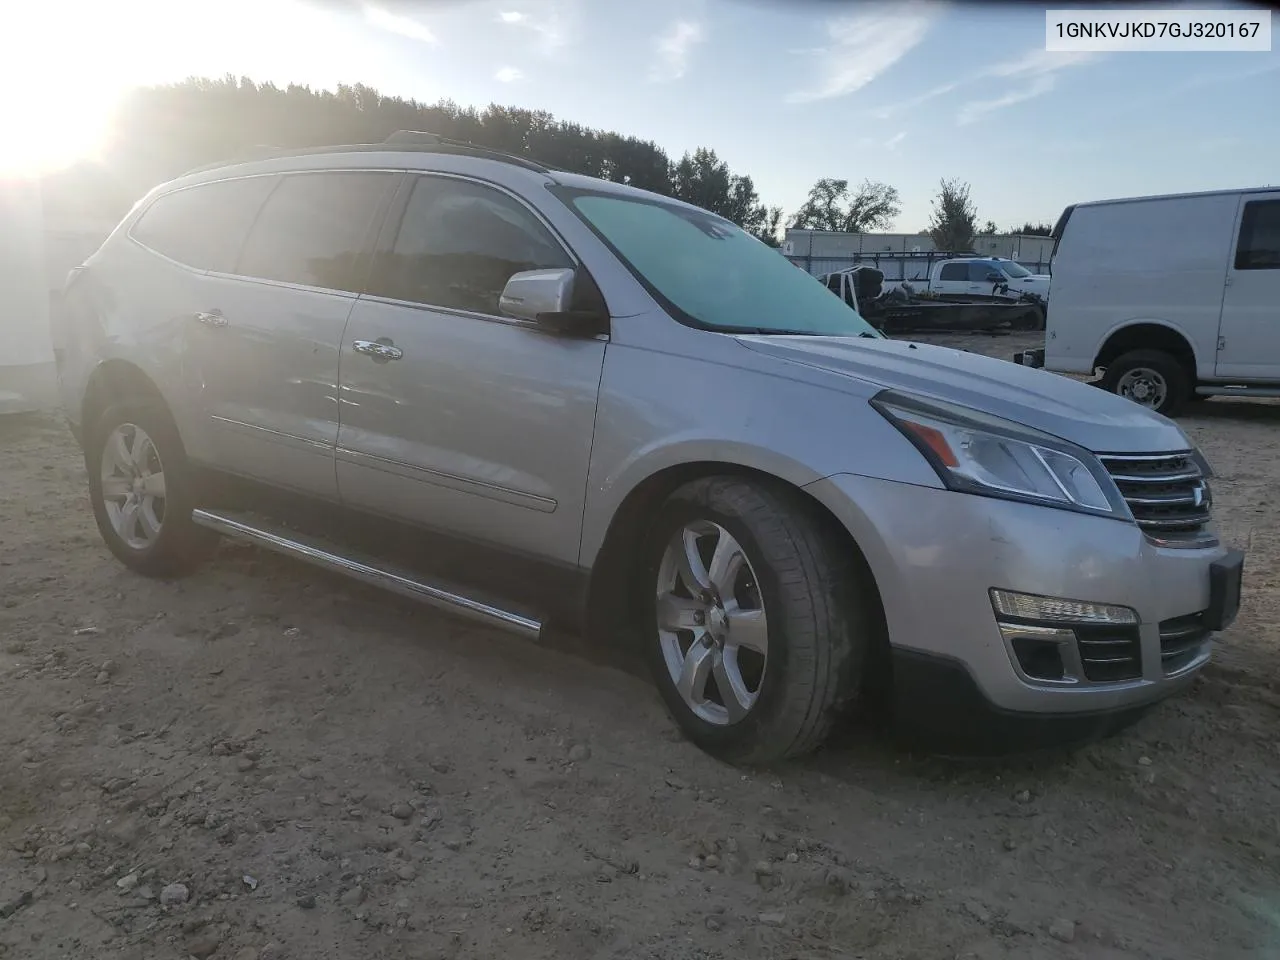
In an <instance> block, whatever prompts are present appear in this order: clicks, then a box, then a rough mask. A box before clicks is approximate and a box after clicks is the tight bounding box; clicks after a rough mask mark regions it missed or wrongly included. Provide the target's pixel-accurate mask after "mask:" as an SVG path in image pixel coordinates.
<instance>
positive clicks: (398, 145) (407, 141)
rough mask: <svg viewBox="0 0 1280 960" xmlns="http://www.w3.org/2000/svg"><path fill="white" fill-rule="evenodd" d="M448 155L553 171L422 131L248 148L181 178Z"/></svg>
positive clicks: (529, 162) (196, 169)
mask: <svg viewBox="0 0 1280 960" xmlns="http://www.w3.org/2000/svg"><path fill="white" fill-rule="evenodd" d="M406 152H408V153H449V154H458V155H460V156H467V157H476V158H478V159H483V160H495V161H497V162H499V163H509V164H512V165H513V166H517V167H524V168H525V169H526V170H536V171H538V172H539V173H550V172H551V170H552V168H551V167H548V166H547V165H546V164H542V163H538V162H537V161H536V160H531V159H529V158H528V157H520V156H516V155H515V154H512V153H503V152H502V151H500V150H490V149H489V148H488V147H480V146H476V145H475V144H471V143H464V142H463V141H460V140H449V139H447V138H445V137H441V136H439V135H437V134H434V133H428V132H426V131H423V130H397V131H396V132H395V133H393V134H391V136H389V137H387V139H386V140H384V141H383V142H382V143H345V144H331V145H326V146H322V147H265V146H263V147H251V148H249V149H248V150H242V151H240V152H239V153H237V154H236V155H235V156H232V157H229V158H227V159H226V160H219V161H218V162H217V163H206V164H204V165H202V166H199V167H195V168H194V169H191V170H188V171H187V172H186V173H185V174H183V176H188V175H190V174H193V173H204V172H205V171H207V170H216V169H218V168H219V167H229V166H232V165H234V164H237V163H250V162H252V161H254V160H275V159H281V158H284V157H308V156H317V155H324V154H328V153H406Z"/></svg>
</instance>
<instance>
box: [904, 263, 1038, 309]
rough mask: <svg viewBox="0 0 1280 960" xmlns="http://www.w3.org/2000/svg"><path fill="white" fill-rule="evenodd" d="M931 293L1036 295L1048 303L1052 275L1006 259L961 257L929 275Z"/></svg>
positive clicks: (936, 264)
mask: <svg viewBox="0 0 1280 960" xmlns="http://www.w3.org/2000/svg"><path fill="white" fill-rule="evenodd" d="M928 290H929V292H930V293H936V294H938V295H939V296H953V297H954V296H970V297H972V296H986V297H992V296H995V297H1010V298H1012V299H1015V300H1016V299H1017V298H1018V297H1019V296H1020V295H1022V294H1024V293H1034V294H1036V295H1037V296H1039V297H1041V298H1042V299H1044V300H1046V301H1047V300H1048V299H1049V275H1048V274H1043V273H1032V272H1031V271H1030V270H1028V269H1027V268H1026V267H1024V266H1023V265H1022V264H1020V263H1018V261H1016V260H1007V259H1005V258H1004V257H958V258H956V259H954V260H941V261H939V262H938V263H935V264H934V265H933V269H932V270H931V271H930V274H929V283H928Z"/></svg>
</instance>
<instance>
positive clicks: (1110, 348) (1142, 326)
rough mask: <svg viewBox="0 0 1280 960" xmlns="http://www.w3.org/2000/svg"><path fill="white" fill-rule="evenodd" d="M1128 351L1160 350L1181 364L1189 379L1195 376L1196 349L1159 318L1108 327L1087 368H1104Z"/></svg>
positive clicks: (1184, 337)
mask: <svg viewBox="0 0 1280 960" xmlns="http://www.w3.org/2000/svg"><path fill="white" fill-rule="evenodd" d="M1130 350H1162V351H1164V352H1165V353H1168V354H1170V355H1171V356H1173V357H1174V358H1175V359H1176V360H1177V361H1178V362H1179V363H1181V364H1182V366H1183V367H1184V368H1185V369H1186V371H1187V375H1188V376H1189V377H1191V379H1192V380H1193V381H1194V380H1195V379H1196V376H1197V372H1196V371H1197V367H1196V351H1195V347H1194V346H1193V345H1192V342H1191V339H1190V338H1189V337H1188V336H1187V335H1186V334H1185V333H1183V332H1182V331H1181V330H1179V329H1178V328H1177V327H1175V326H1173V325H1172V324H1169V323H1166V322H1164V321H1161V320H1135V321H1132V322H1130V323H1127V324H1125V325H1124V326H1121V327H1117V328H1116V329H1115V330H1112V331H1111V332H1110V333H1108V334H1107V337H1106V339H1105V340H1103V342H1102V346H1100V347H1099V348H1098V352H1097V353H1096V354H1095V355H1094V358H1093V366H1092V368H1091V369H1092V370H1097V369H1098V368H1100V367H1106V366H1107V365H1108V364H1110V363H1111V362H1112V361H1114V360H1115V359H1116V358H1117V357H1119V356H1121V355H1123V354H1125V353H1128V352H1129V351H1130Z"/></svg>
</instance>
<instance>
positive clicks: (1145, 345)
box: [1014, 187, 1280, 416]
mask: <svg viewBox="0 0 1280 960" xmlns="http://www.w3.org/2000/svg"><path fill="white" fill-rule="evenodd" d="M1053 235H1054V238H1055V240H1056V244H1055V249H1054V255H1053V260H1052V270H1053V304H1052V308H1051V309H1050V310H1049V315H1048V318H1047V319H1048V328H1047V333H1046V336H1045V349H1044V350H1043V351H1027V352H1025V353H1023V354H1019V355H1018V356H1017V357H1015V358H1014V359H1015V360H1016V361H1017V362H1019V363H1024V364H1027V365H1030V366H1041V365H1043V366H1044V367H1045V368H1046V369H1048V370H1053V371H1056V372H1058V373H1077V374H1090V375H1092V374H1094V373H1095V372H1096V371H1099V370H1101V371H1102V378H1101V380H1099V381H1097V383H1098V385H1099V386H1101V387H1103V388H1105V389H1107V390H1110V391H1112V392H1113V393H1117V394H1120V395H1121V396H1124V397H1128V398H1129V399H1131V400H1134V401H1137V402H1138V403H1141V404H1144V405H1145V406H1148V407H1151V408H1152V409H1154V410H1157V411H1158V412H1160V413H1163V414H1166V415H1170V416H1172V415H1175V414H1176V413H1177V412H1178V411H1179V409H1180V408H1181V407H1182V406H1183V405H1184V404H1185V403H1187V402H1188V401H1191V400H1196V399H1201V398H1204V397H1209V396H1262V397H1280V188H1273V187H1264V188H1256V189H1251V190H1219V191H1214V192H1211V193H1184V194H1176V195H1171V196H1163V197H1137V198H1133V199H1128V200H1103V201H1098V202H1095V203H1081V204H1076V205H1074V206H1071V207H1068V208H1067V209H1066V210H1065V211H1064V212H1063V214H1062V217H1061V218H1060V219H1059V220H1058V224H1057V226H1056V227H1055V228H1054V232H1053Z"/></svg>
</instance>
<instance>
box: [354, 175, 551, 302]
mask: <svg viewBox="0 0 1280 960" xmlns="http://www.w3.org/2000/svg"><path fill="white" fill-rule="evenodd" d="M573 265H574V264H573V261H572V260H571V259H570V257H569V255H568V254H567V253H566V252H565V250H564V248H563V247H562V246H561V245H560V244H559V243H558V242H557V241H556V239H555V237H553V236H552V235H551V233H550V232H549V231H548V230H547V228H546V227H544V226H543V225H542V223H541V222H540V221H539V220H538V219H537V217H535V216H534V215H533V214H532V213H531V212H530V211H529V210H528V209H526V208H525V207H524V206H523V205H521V204H520V203H517V202H516V201H515V200H513V199H512V198H511V197H509V196H507V195H506V194H504V193H502V192H501V191H498V190H495V189H493V188H492V187H486V186H484V185H483V184H478V183H472V182H470V181H466V180H453V179H450V178H447V177H430V176H422V177H419V179H418V182H417V183H416V184H415V185H414V188H413V193H412V194H411V195H410V197H409V203H408V205H407V206H406V208H405V212H404V218H403V220H402V221H401V223H400V232H399V234H398V236H397V237H396V240H395V244H394V245H393V246H392V248H391V250H390V251H381V252H380V253H379V255H378V258H377V262H376V263H375V265H374V270H373V277H372V279H371V281H370V290H369V292H370V293H374V294H377V295H379V296H383V297H389V298H391V299H393V300H407V301H409V302H412V303H421V304H425V305H429V306H436V307H447V308H451V309H454V310H467V311H471V312H473V313H485V314H491V315H493V316H500V315H501V312H500V311H499V309H498V299H499V297H500V296H501V295H502V289H503V287H505V286H506V284H507V281H508V280H509V279H511V276H512V274H515V273H519V272H520V271H522V270H540V269H549V268H554V267H572V266H573Z"/></svg>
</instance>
